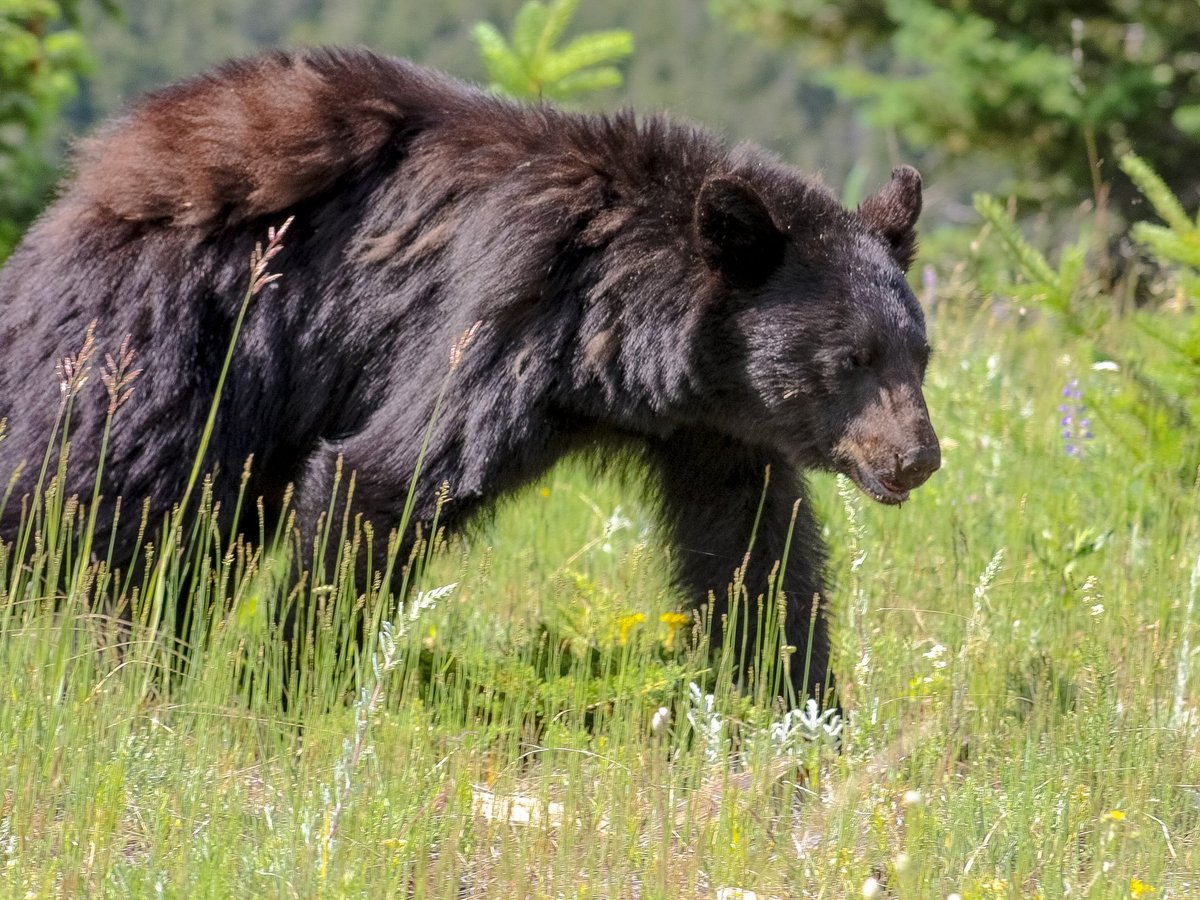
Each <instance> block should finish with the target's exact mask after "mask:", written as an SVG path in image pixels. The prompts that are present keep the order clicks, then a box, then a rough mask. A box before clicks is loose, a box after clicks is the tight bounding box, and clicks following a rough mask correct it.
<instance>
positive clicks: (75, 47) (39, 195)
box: [0, 0, 89, 260]
mask: <svg viewBox="0 0 1200 900" xmlns="http://www.w3.org/2000/svg"><path fill="white" fill-rule="evenodd" d="M76 13H77V9H76V4H75V3H60V2H55V0H5V3H4V4H3V6H2V7H0V260H3V258H4V257H5V256H7V255H8V252H9V251H10V250H11V249H12V246H13V244H14V243H15V242H16V240H17V238H18V237H19V236H20V234H21V231H22V230H23V229H24V227H25V225H26V224H27V223H28V222H29V221H30V219H32V218H33V216H34V215H35V214H36V213H37V210H38V209H39V207H40V206H41V204H42V202H43V200H44V198H45V195H46V193H47V191H48V189H49V185H50V182H51V180H52V178H53V169H52V167H51V166H50V165H48V164H47V162H46V160H45V154H44V149H43V143H42V142H43V140H44V137H45V133H46V131H47V128H48V126H49V125H50V124H51V123H52V122H53V121H54V118H55V117H56V116H57V114H58V111H59V108H60V107H61V106H62V104H63V103H64V102H65V101H66V100H67V99H68V98H70V97H71V96H73V95H74V93H75V90H76V84H77V79H78V78H79V76H80V75H81V74H82V73H83V72H85V71H87V69H88V66H89V58H88V54H87V50H86V48H85V45H84V40H83V35H82V34H81V33H80V32H79V30H78V29H77V28H75V27H72V26H71V25H70V21H73V20H75V19H76Z"/></svg>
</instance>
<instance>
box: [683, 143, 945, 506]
mask: <svg viewBox="0 0 1200 900" xmlns="http://www.w3.org/2000/svg"><path fill="white" fill-rule="evenodd" d="M766 178H773V179H774V180H773V181H770V180H764V177H763V176H759V177H753V176H752V177H747V178H743V177H739V176H737V175H714V176H710V177H709V178H708V179H707V181H706V182H705V183H704V185H703V187H702V188H701V190H700V193H699V196H698V197H697V201H696V206H695V213H694V239H695V241H696V246H697V247H698V248H699V251H700V254H701V256H702V257H703V258H704V260H705V262H706V264H707V265H708V267H709V268H710V269H711V271H712V273H713V275H714V277H715V278H716V279H718V280H719V281H720V283H721V285H722V289H721V290H720V291H719V301H718V302H719V305H720V306H721V308H722V309H721V312H720V315H719V316H713V317H710V322H718V323H719V324H714V325H712V326H711V327H710V329H709V331H710V336H712V337H715V338H716V340H714V341H712V342H711V343H710V344H709V346H710V347H713V348H720V349H718V350H716V360H715V361H714V362H715V365H714V366H713V368H714V373H713V374H714V375H715V376H716V378H717V379H719V380H720V382H721V385H720V387H718V388H716V390H717V391H718V392H719V397H718V402H717V404H716V407H717V408H719V410H720V412H719V413H718V416H719V417H720V418H721V419H722V420H723V424H724V425H725V427H727V428H731V429H732V430H734V431H735V432H736V433H737V434H738V436H740V437H742V438H743V439H748V440H749V441H750V442H752V443H757V444H760V445H766V446H769V447H770V448H772V449H773V450H776V451H778V452H780V453H782V454H784V455H786V457H787V458H789V459H791V460H792V461H794V462H795V463H796V464H797V465H799V466H802V467H811V468H825V469H832V470H834V471H838V472H843V473H845V474H846V475H848V476H849V477H850V478H852V479H853V480H854V482H855V483H856V484H857V485H858V486H859V487H860V488H861V489H862V490H863V491H865V492H866V493H867V494H868V495H870V496H871V497H873V498H874V499H875V500H878V501H879V502H881V503H891V504H895V503H901V502H903V501H904V500H906V499H907V497H908V493H909V491H911V490H912V489H913V488H916V487H917V486H918V485H920V484H922V483H923V482H924V481H925V480H926V479H927V478H929V476H930V475H932V474H933V473H934V472H935V471H936V470H937V469H938V468H939V466H940V465H941V450H940V448H939V446H938V440H937V436H936V435H935V434H934V431H933V426H932V425H931V423H930V421H929V411H928V409H927V408H926V406H925V398H924V395H923V394H922V391H921V385H922V382H923V380H924V377H925V367H926V365H927V363H928V361H929V353H930V348H929V344H928V341H927V339H926V334H925V320H924V316H923V315H922V312H921V307H920V304H919V303H918V302H917V298H916V297H915V296H914V295H913V292H912V290H911V289H910V288H909V286H908V282H907V280H906V278H905V273H906V271H907V270H908V268H909V266H910V265H911V263H912V260H913V256H914V255H915V248H916V230H915V229H916V221H917V217H918V216H919V214H920V212H921V178H920V175H918V174H917V171H916V170H915V169H913V168H911V167H908V166H903V167H900V168H898V169H896V170H895V171H894V172H893V173H892V179H891V181H890V182H889V183H888V184H887V186H886V187H884V188H883V189H882V190H880V191H879V192H878V193H876V194H875V195H873V196H872V197H870V198H869V199H867V200H866V201H865V202H864V203H863V204H862V205H861V206H860V207H859V208H858V210H857V211H850V210H846V209H844V208H843V207H842V206H841V205H839V204H838V203H837V202H836V201H835V200H834V199H833V198H832V196H831V195H830V194H829V193H828V192H827V191H825V190H824V189H821V188H819V187H817V186H814V185H813V184H811V183H810V182H806V181H800V180H796V179H794V178H788V177H786V176H784V175H781V174H774V175H770V174H769V175H768V176H766Z"/></svg>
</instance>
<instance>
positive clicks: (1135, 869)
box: [0, 305, 1200, 898]
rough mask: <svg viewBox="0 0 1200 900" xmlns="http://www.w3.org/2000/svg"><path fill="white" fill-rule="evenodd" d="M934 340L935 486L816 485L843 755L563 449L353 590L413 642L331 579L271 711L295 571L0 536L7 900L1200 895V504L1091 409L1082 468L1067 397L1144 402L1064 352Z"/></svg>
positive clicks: (974, 318)
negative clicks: (122, 573) (735, 893)
mask: <svg viewBox="0 0 1200 900" xmlns="http://www.w3.org/2000/svg"><path fill="white" fill-rule="evenodd" d="M943 308H945V305H943ZM934 340H935V343H936V344H937V346H938V354H937V356H936V357H935V365H934V368H933V371H932V372H931V374H930V379H929V384H928V390H927V395H928V399H929V405H930V407H931V409H932V410H933V415H934V421H935V425H936V426H937V428H938V430H939V433H940V435H941V436H942V438H943V441H944V448H945V467H944V469H943V471H941V472H939V473H938V475H937V476H935V477H934V479H933V480H932V481H931V482H930V483H929V484H928V485H926V486H925V487H923V488H922V489H921V490H919V491H917V492H916V493H915V494H914V496H913V499H912V501H911V502H910V503H908V504H906V505H905V507H904V508H903V509H902V510H899V511H897V510H894V509H886V508H882V507H878V506H874V505H870V504H869V502H868V501H866V500H865V499H859V497H858V495H856V494H854V493H853V492H850V493H848V494H847V495H846V496H845V497H843V496H841V495H839V492H838V490H837V485H836V484H835V483H834V482H833V480H832V479H830V478H827V477H824V476H821V477H819V478H818V479H817V482H816V484H817V494H818V497H817V500H818V503H819V504H820V507H821V510H822V514H823V519H824V521H825V522H826V526H827V532H828V534H827V538H828V540H829V543H830V545H831V547H832V548H833V558H832V563H831V574H832V577H833V581H834V604H833V605H834V607H835V609H836V611H837V615H836V620H835V642H834V643H835V648H836V651H837V656H836V659H835V666H836V668H837V671H838V674H839V677H840V679H841V683H842V684H843V686H844V698H845V705H846V712H847V715H848V722H847V725H846V727H845V731H844V735H843V738H844V743H843V749H842V751H841V752H840V753H838V752H834V751H832V750H831V749H829V748H828V747H827V746H824V745H823V744H821V743H820V742H792V743H787V742H785V743H780V742H779V741H778V740H777V739H776V738H777V737H778V733H779V731H780V730H781V728H782V715H783V713H784V712H785V711H784V710H780V709H775V708H771V707H769V706H765V705H755V703H754V702H753V701H752V699H751V698H746V697H742V696H739V695H737V694H736V693H734V692H733V691H732V690H731V689H730V687H729V682H730V678H729V673H728V671H725V672H724V673H719V672H714V671H713V668H714V667H718V666H720V665H721V664H722V663H721V660H719V659H710V658H709V656H708V654H707V652H706V649H705V646H704V642H703V640H702V637H703V628H702V627H701V626H700V625H699V624H698V623H697V622H696V620H695V619H693V618H691V617H690V616H687V617H685V611H684V607H683V606H682V605H681V599H680V598H679V597H677V596H676V595H675V594H674V593H673V592H672V591H671V590H670V589H669V587H668V584H667V580H666V577H665V573H666V571H667V555H668V551H666V550H665V549H664V548H663V547H662V546H661V545H660V543H659V542H658V534H657V532H656V530H655V528H654V525H653V518H652V516H651V515H650V513H649V510H647V509H646V508H645V506H644V504H642V503H641V502H640V499H639V497H638V494H637V491H636V490H634V489H633V488H632V487H631V486H630V485H627V484H618V483H616V482H610V481H604V480H597V479H596V478H594V477H593V476H592V475H590V474H589V470H588V468H587V467H586V466H585V465H583V464H581V463H579V462H569V463H567V464H565V465H563V466H561V467H559V468H558V469H556V470H555V471H554V472H552V473H551V474H550V475H548V476H547V477H546V478H545V479H543V480H542V481H541V482H539V483H538V484H536V485H533V486H532V487H531V488H530V489H529V490H527V491H526V492H525V493H524V494H522V495H521V496H520V497H518V498H515V499H513V500H511V501H509V502H506V503H504V504H503V505H502V506H501V508H500V510H499V511H498V514H497V516H496V518H495V520H494V521H492V522H490V523H488V524H486V525H484V526H483V527H482V528H481V529H480V530H478V531H476V532H473V533H471V534H468V535H466V536H463V537H458V538H454V539H452V540H450V541H449V542H447V543H444V544H441V545H439V546H438V547H437V548H435V549H436V552H434V553H433V554H432V555H431V559H430V562H429V564H428V565H426V566H424V567H423V570H422V571H419V572H417V573H415V575H414V582H415V583H414V584H413V586H412V590H411V591H410V592H409V595H408V601H407V602H408V604H410V605H408V606H406V607H405V608H404V609H403V610H399V609H398V607H397V600H396V598H389V597H369V598H367V599H366V601H365V607H364V609H363V614H364V615H367V616H369V617H371V620H372V621H374V620H380V621H382V620H386V619H393V620H395V619H397V617H400V619H401V621H402V622H403V627H393V629H392V635H393V638H392V640H393V642H394V646H390V647H389V646H388V645H386V642H385V646H382V647H381V646H379V642H378V640H377V639H374V638H373V639H372V640H371V641H370V642H369V645H368V647H367V648H365V650H364V651H363V653H361V654H360V653H357V652H355V651H354V650H353V649H351V648H349V647H347V646H346V644H347V640H348V636H349V635H350V634H351V633H352V632H353V630H354V629H353V628H352V627H350V624H349V622H348V621H347V618H346V617H347V615H348V611H349V609H350V608H352V607H353V605H354V601H355V599H356V598H355V597H353V596H349V595H348V594H347V592H346V589H345V586H344V585H343V586H342V587H341V588H338V586H336V585H335V586H333V587H334V590H333V591H332V593H331V594H330V595H329V600H330V602H329V603H328V604H326V606H325V607H324V608H323V610H321V611H320V613H319V614H318V615H317V617H316V619H315V621H314V626H313V634H314V644H313V649H312V654H311V655H312V659H311V662H310V664H309V665H308V666H307V668H306V669H305V671H304V673H303V675H302V678H301V680H299V681H298V682H296V683H294V684H293V685H292V687H291V689H290V691H289V692H288V699H287V703H286V704H284V703H283V702H282V695H283V693H284V687H283V684H284V681H285V670H284V668H283V648H282V647H281V645H280V641H279V638H278V636H277V634H276V633H275V629H274V626H273V624H272V623H273V620H274V616H275V613H276V611H277V610H279V609H281V608H283V607H285V606H287V605H288V604H289V603H291V602H294V600H295V596H294V595H293V591H292V588H293V585H292V584H290V583H289V581H288V579H287V577H286V576H285V575H284V574H282V573H286V572H287V571H289V565H288V560H287V557H286V552H285V551H280V552H278V553H276V554H270V553H268V554H263V553H261V552H259V551H258V550H256V549H254V548H251V547H249V546H247V545H235V546H234V547H233V548H232V550H231V552H228V553H226V552H224V551H225V548H221V550H220V552H213V550H212V548H211V547H208V546H207V545H206V543H205V542H206V541H207V540H208V539H209V538H207V537H206V536H205V533H204V530H203V529H200V530H198V531H197V532H196V533H195V534H188V535H184V534H180V535H179V536H178V538H177V542H176V544H177V546H178V547H180V548H182V549H181V550H180V551H179V552H180V554H184V553H193V554H195V553H199V554H203V555H204V556H205V557H206V558H207V559H208V560H209V562H208V563H207V564H205V565H203V566H192V567H185V566H184V565H182V558H176V559H175V560H174V561H172V562H171V563H170V564H164V565H163V566H162V567H161V574H160V578H161V584H162V588H161V590H160V591H158V593H157V596H152V597H145V596H143V595H142V594H140V593H137V592H135V591H134V590H133V587H136V586H132V587H131V588H130V589H129V590H126V591H124V592H123V591H122V590H121V587H120V586H119V585H115V586H114V585H112V584H110V583H109V581H108V580H107V579H106V577H105V574H104V571H103V570H101V571H99V572H96V571H94V570H92V574H90V575H89V574H88V571H89V569H88V567H86V566H78V565H76V566H75V567H74V568H68V567H66V565H65V561H67V560H69V559H71V558H72V557H71V555H70V552H69V551H67V550H65V549H64V548H63V544H62V542H63V541H65V540H67V536H68V532H69V529H64V528H62V527H59V526H58V525H55V524H54V521H53V517H52V516H47V517H45V518H44V519H43V521H42V524H41V526H40V527H41V528H43V529H47V528H49V529H52V530H53V531H54V533H55V536H54V538H53V540H54V541H55V542H57V543H56V544H55V546H56V547H58V548H60V549H63V552H62V553H61V554H60V555H59V556H60V558H59V561H57V562H56V561H55V559H54V558H53V557H52V556H49V555H48V554H47V551H46V548H47V539H46V538H45V536H43V539H42V540H40V541H39V540H36V539H35V538H36V537H37V536H36V535H35V534H31V536H30V538H29V540H28V542H27V546H26V549H25V551H24V556H21V555H18V556H17V557H16V558H14V557H13V556H11V555H7V554H0V585H2V586H3V587H0V690H3V692H4V695H3V697H2V702H0V891H2V892H3V893H4V894H5V895H10V896H27V895H29V896H62V895H94V896H104V895H107V896H122V897H123V896H154V895H158V894H161V895H163V896H179V897H184V896H188V897H190V896H203V895H211V896H248V895H264V894H265V895H270V896H313V895H328V896H342V895H352V896H353V895H360V896H373V897H374V896H389V895H390V896H405V895H410V894H411V895H416V896H431V897H443V896H444V897H458V896H494V897H518V896H519V897H525V896H529V897H677V896H679V897H691V896H717V895H718V891H720V890H721V889H723V888H735V887H736V888H742V889H746V890H753V891H755V892H757V895H758V896H759V897H768V896H775V897H795V896H814V897H816V896H821V897H843V896H847V895H851V896H861V895H862V894H863V893H867V894H868V895H869V894H870V893H871V892H872V891H878V892H879V895H883V892H884V891H887V890H891V891H894V892H895V895H896V896H902V897H945V896H948V895H950V894H952V893H958V894H959V895H960V896H962V897H965V898H970V897H996V896H1000V897H1009V896H1014V897H1015V896H1037V895H1043V896H1047V897H1058V896H1066V895H1069V896H1088V897H1130V896H1135V897H1136V896H1141V897H1147V896H1162V897H1166V896H1176V897H1183V896H1189V895H1191V894H1192V893H1195V892H1197V891H1200V884H1198V879H1197V876H1196V875H1195V873H1196V872H1198V871H1200V847H1198V843H1197V827H1198V824H1200V763H1198V762H1197V760H1196V756H1195V752H1194V750H1195V747H1196V746H1197V742H1198V741H1200V713H1198V712H1197V708H1198V707H1200V696H1198V685H1197V680H1196V676H1195V668H1196V665H1195V652H1196V648H1197V647H1198V646H1200V634H1198V633H1197V627H1196V626H1197V622H1196V618H1197V603H1196V596H1195V595H1196V590H1197V582H1198V581H1200V573H1198V572H1197V564H1198V559H1200V527H1198V523H1197V497H1196V494H1195V491H1194V489H1193V488H1192V486H1190V485H1189V484H1186V483H1184V482H1182V481H1181V480H1180V479H1179V478H1178V474H1177V473H1178V467H1177V466H1176V467H1172V466H1167V465H1159V464H1158V461H1157V460H1156V459H1155V457H1154V452H1153V450H1154V448H1153V447H1152V446H1151V447H1148V448H1147V447H1141V448H1137V451H1138V452H1134V449H1132V448H1130V447H1129V446H1128V445H1127V443H1126V442H1125V441H1123V440H1118V439H1116V438H1115V437H1114V436H1113V435H1112V434H1111V433H1109V432H1106V431H1105V429H1104V427H1103V425H1102V424H1097V425H1095V426H1094V432H1095V437H1094V439H1093V440H1092V441H1090V442H1088V443H1087V446H1086V447H1084V449H1083V451H1082V454H1081V455H1078V456H1076V455H1072V454H1069V453H1068V452H1067V451H1066V449H1065V446H1064V444H1063V441H1062V437H1061V435H1060V433H1059V431H1060V429H1059V413H1058V411H1057V410H1058V406H1059V405H1060V403H1061V389H1062V387H1063V385H1065V384H1066V383H1067V382H1068V379H1070V378H1072V377H1074V378H1077V379H1078V380H1079V387H1080V391H1081V393H1082V395H1083V402H1085V403H1087V404H1088V405H1089V406H1091V407H1093V408H1094V407H1103V405H1104V404H1106V403H1107V402H1108V401H1109V399H1110V398H1114V397H1116V396H1117V395H1120V394H1121V392H1122V391H1124V390H1125V388H1124V387H1123V383H1122V381H1121V378H1120V375H1119V373H1112V372H1110V371H1106V370H1104V369H1101V370H1099V371H1093V370H1092V368H1091V362H1092V360H1091V359H1090V358H1088V357H1087V356H1085V355H1084V354H1083V353H1082V351H1081V350H1077V349H1076V348H1074V347H1072V346H1070V345H1064V343H1063V341H1062V339H1061V336H1059V335H1057V334H1055V333H1054V332H1053V331H1051V330H1049V329H1047V328H1045V327H1043V326H1040V325H1036V324H1035V325H1032V326H1030V327H1028V328H1024V329H1017V328H1009V327H1005V328H1004V329H999V328H996V327H992V325H991V323H990V322H989V321H988V320H987V318H986V314H985V313H981V314H978V315H976V314H972V315H966V314H964V315H961V316H956V315H947V314H945V313H944V314H943V319H942V320H941V321H938V322H937V323H936V325H935V330H934ZM51 387H53V386H51ZM129 402H130V403H136V402H137V397H136V393H135V395H134V397H133V398H132V399H131V400H129ZM116 414H117V415H119V414H120V411H119V410H118V411H117V412H116ZM1147 450H1148V451H1149V452H1147ZM52 453H57V448H55V449H54V450H53V451H52ZM48 459H49V460H50V462H49V464H48V465H49V469H50V471H52V470H53V467H54V464H55V463H54V456H53V455H51V456H50V457H48ZM50 500H51V501H52V503H53V504H57V505H56V506H54V507H53V508H54V509H55V510H57V514H58V516H59V518H60V519H61V518H62V517H64V516H73V517H74V518H72V519H71V521H73V522H75V523H81V522H84V523H85V522H86V521H87V519H86V513H87V512H88V510H86V509H82V510H81V509H78V508H72V505H71V504H70V503H69V502H67V501H65V500H63V499H62V498H56V497H53V496H52V497H51V498H50ZM195 502H196V504H197V505H198V507H199V508H200V509H201V510H204V509H206V508H207V503H208V501H207V494H206V493H205V490H204V486H203V484H202V483H201V484H200V486H199V494H198V496H197V499H196V500H195ZM46 508H47V509H49V508H51V507H50V506H49V505H47V507H46ZM246 508H247V512H246V513H244V515H246V516H247V517H248V518H247V519H246V521H249V522H252V521H253V512H252V504H249V503H247V504H246ZM72 509H73V511H72ZM852 520H853V524H852ZM256 530H257V529H256V527H255V528H252V529H250V531H251V533H255V532H256ZM74 558H75V559H76V560H77V561H78V557H77V556H76V557H74ZM52 569H53V570H54V573H56V574H53V577H51V576H52V571H51V570H52ZM63 572H71V573H72V574H71V578H70V579H67V578H66V576H65V575H63V574H62V573H63ZM55 584H57V585H58V587H57V588H53V586H54V585H55ZM64 584H70V585H73V586H74V588H73V589H72V590H70V591H66V590H63V588H62V586H63V585H64ZM451 585H453V587H450V586H451ZM438 588H446V590H445V591H442V592H440V593H438V592H436V589H438ZM181 591H187V592H189V593H191V594H192V595H193V597H195V598H196V601H197V603H198V606H199V611H198V612H197V613H196V614H195V616H194V619H195V621H194V623H193V627H192V629H191V630H190V631H189V632H188V634H189V643H190V644H191V647H190V649H189V651H188V652H187V653H181V652H180V651H179V649H178V648H176V647H175V646H174V643H173V640H172V638H170V637H168V635H172V634H174V630H173V629H174V623H173V622H172V621H170V619H171V615H172V614H171V612H170V610H173V609H174V606H175V604H174V602H173V598H174V596H175V595H176V594H177V593H178V592H181ZM420 591H426V592H428V593H426V594H425V595H424V597H425V598H426V600H427V602H426V603H424V604H422V605H423V606H424V607H425V608H422V609H421V610H419V612H417V613H416V614H415V615H411V616H410V615H409V611H411V610H412V609H413V607H412V605H411V604H412V603H414V602H415V600H416V598H418V597H419V596H420V594H419V592H420ZM101 596H107V597H115V596H124V597H125V598H126V599H127V600H128V601H129V602H130V603H131V605H132V611H131V614H130V615H129V616H127V617H126V620H125V621H117V620H116V619H115V618H114V617H112V616H111V615H109V614H108V612H109V611H108V610H107V609H106V607H105V606H104V605H103V604H101V603H100V602H99V599H98V598H99V597H101ZM431 598H432V599H431ZM146 604H154V606H153V607H152V608H151V610H147V609H146ZM151 611H161V613H162V616H161V618H162V620H163V621H162V622H161V624H160V626H159V627H155V626H154V624H153V623H154V617H152V616H150V615H149V612H151ZM372 654H376V656H375V665H374V666H373V665H372ZM389 654H390V655H389ZM725 665H726V669H728V662H727V661H726V663H725ZM166 669H174V672H175V674H174V675H171V674H168V673H167V672H166V671H165V670H166ZM248 671H253V672H255V673H256V674H255V677H253V678H248V677H246V676H247V672H248ZM267 672H269V673H272V674H271V675H270V676H269V677H263V673H267ZM693 682H696V683H697V684H698V685H701V686H703V688H702V690H700V691H699V694H698V696H697V695H694V693H693V691H692V690H691V689H690V688H689V685H690V684H691V683H693ZM708 691H712V692H713V693H714V695H715V696H714V698H713V700H712V713H713V715H715V716H717V720H716V722H715V724H713V722H712V720H709V719H705V716H706V715H707V713H706V712H704V710H705V709H706V703H707V701H706V700H705V698H704V693H706V692H708ZM689 713H691V714H692V715H691V717H690V718H689ZM693 721H695V722H697V723H698V724H697V726H693V725H692V722H693ZM702 722H709V724H710V725H711V726H712V727H711V728H710V727H707V726H706V727H700V723H702ZM772 726H775V727H776V738H773V737H772ZM705 735H713V736H714V737H713V739H712V740H709V739H708V738H706V736H705Z"/></svg>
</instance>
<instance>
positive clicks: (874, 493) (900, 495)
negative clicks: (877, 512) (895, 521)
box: [845, 462, 909, 506]
mask: <svg viewBox="0 0 1200 900" xmlns="http://www.w3.org/2000/svg"><path fill="white" fill-rule="evenodd" d="M845 471H846V474H847V475H848V476H850V480H851V481H853V482H854V483H855V484H856V485H858V488H859V490H861V491H862V492H863V493H864V494H866V495H867V496H868V497H870V498H871V499H872V500H875V501H876V502H878V503H883V504H885V505H887V506H899V505H900V504H901V503H903V502H904V501H906V500H907V499H908V493H909V492H908V491H906V490H904V489H902V488H901V487H899V486H898V485H895V484H893V483H892V482H891V481H889V480H888V479H886V478H882V477H880V476H879V475H876V474H875V473H874V472H871V471H869V470H868V469H867V468H866V467H865V466H863V465H862V463H859V462H851V463H850V465H849V466H847V467H846V470H845Z"/></svg>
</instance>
